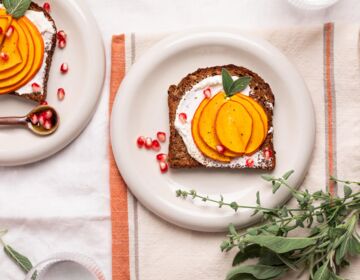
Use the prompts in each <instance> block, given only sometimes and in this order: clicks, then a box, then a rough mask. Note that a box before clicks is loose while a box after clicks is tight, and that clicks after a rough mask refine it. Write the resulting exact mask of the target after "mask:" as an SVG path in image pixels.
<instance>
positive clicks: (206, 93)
mask: <svg viewBox="0 0 360 280" xmlns="http://www.w3.org/2000/svg"><path fill="white" fill-rule="evenodd" d="M203 94H204V96H205V98H211V88H206V89H204V91H203Z"/></svg>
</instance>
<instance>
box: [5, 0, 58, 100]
mask: <svg viewBox="0 0 360 280" xmlns="http://www.w3.org/2000/svg"><path fill="white" fill-rule="evenodd" d="M2 2H3V0H0V4H2ZM29 10H32V11H38V12H43V13H44V15H45V17H46V18H47V19H48V20H49V21H50V22H51V23H52V25H53V27H54V29H55V33H54V35H53V36H52V38H51V46H50V47H49V48H48V49H46V50H45V52H46V53H47V58H46V61H45V63H46V67H45V77H44V80H43V82H42V84H41V87H42V89H43V92H42V93H41V94H36V93H31V92H29V93H25V94H19V93H17V92H16V91H15V92H11V93H9V94H10V95H16V96H19V97H22V98H26V99H28V100H31V101H35V102H39V103H40V102H42V101H44V100H46V96H47V84H48V80H49V73H50V68H51V63H52V59H53V55H54V52H55V48H56V33H57V28H56V24H55V21H54V19H53V18H52V17H51V16H50V14H49V13H48V12H46V11H45V10H44V9H43V8H42V7H40V6H39V5H38V4H36V3H34V2H31V4H30V7H29Z"/></svg>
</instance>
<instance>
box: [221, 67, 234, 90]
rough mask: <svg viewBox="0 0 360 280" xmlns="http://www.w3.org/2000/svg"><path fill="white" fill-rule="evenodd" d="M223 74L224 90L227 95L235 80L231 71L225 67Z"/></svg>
mask: <svg viewBox="0 0 360 280" xmlns="http://www.w3.org/2000/svg"><path fill="white" fill-rule="evenodd" d="M221 76H222V83H223V88H224V91H225V93H226V95H228V94H230V90H231V86H232V84H233V82H234V81H233V79H232V77H231V75H230V73H229V71H227V70H226V69H225V68H223V69H222V70H221Z"/></svg>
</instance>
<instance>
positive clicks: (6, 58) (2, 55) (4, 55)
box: [0, 52, 9, 61]
mask: <svg viewBox="0 0 360 280" xmlns="http://www.w3.org/2000/svg"><path fill="white" fill-rule="evenodd" d="M0 58H1V60H3V61H8V60H9V55H8V54H7V53H5V52H1V53H0Z"/></svg>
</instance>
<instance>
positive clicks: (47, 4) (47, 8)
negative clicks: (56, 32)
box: [43, 2, 51, 13]
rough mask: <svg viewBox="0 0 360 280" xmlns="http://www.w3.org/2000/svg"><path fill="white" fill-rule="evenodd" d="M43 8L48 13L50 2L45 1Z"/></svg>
mask: <svg viewBox="0 0 360 280" xmlns="http://www.w3.org/2000/svg"><path fill="white" fill-rule="evenodd" d="M43 8H44V10H45V11H46V12H48V13H50V11H51V6H50V3H49V2H45V3H44V5H43Z"/></svg>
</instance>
